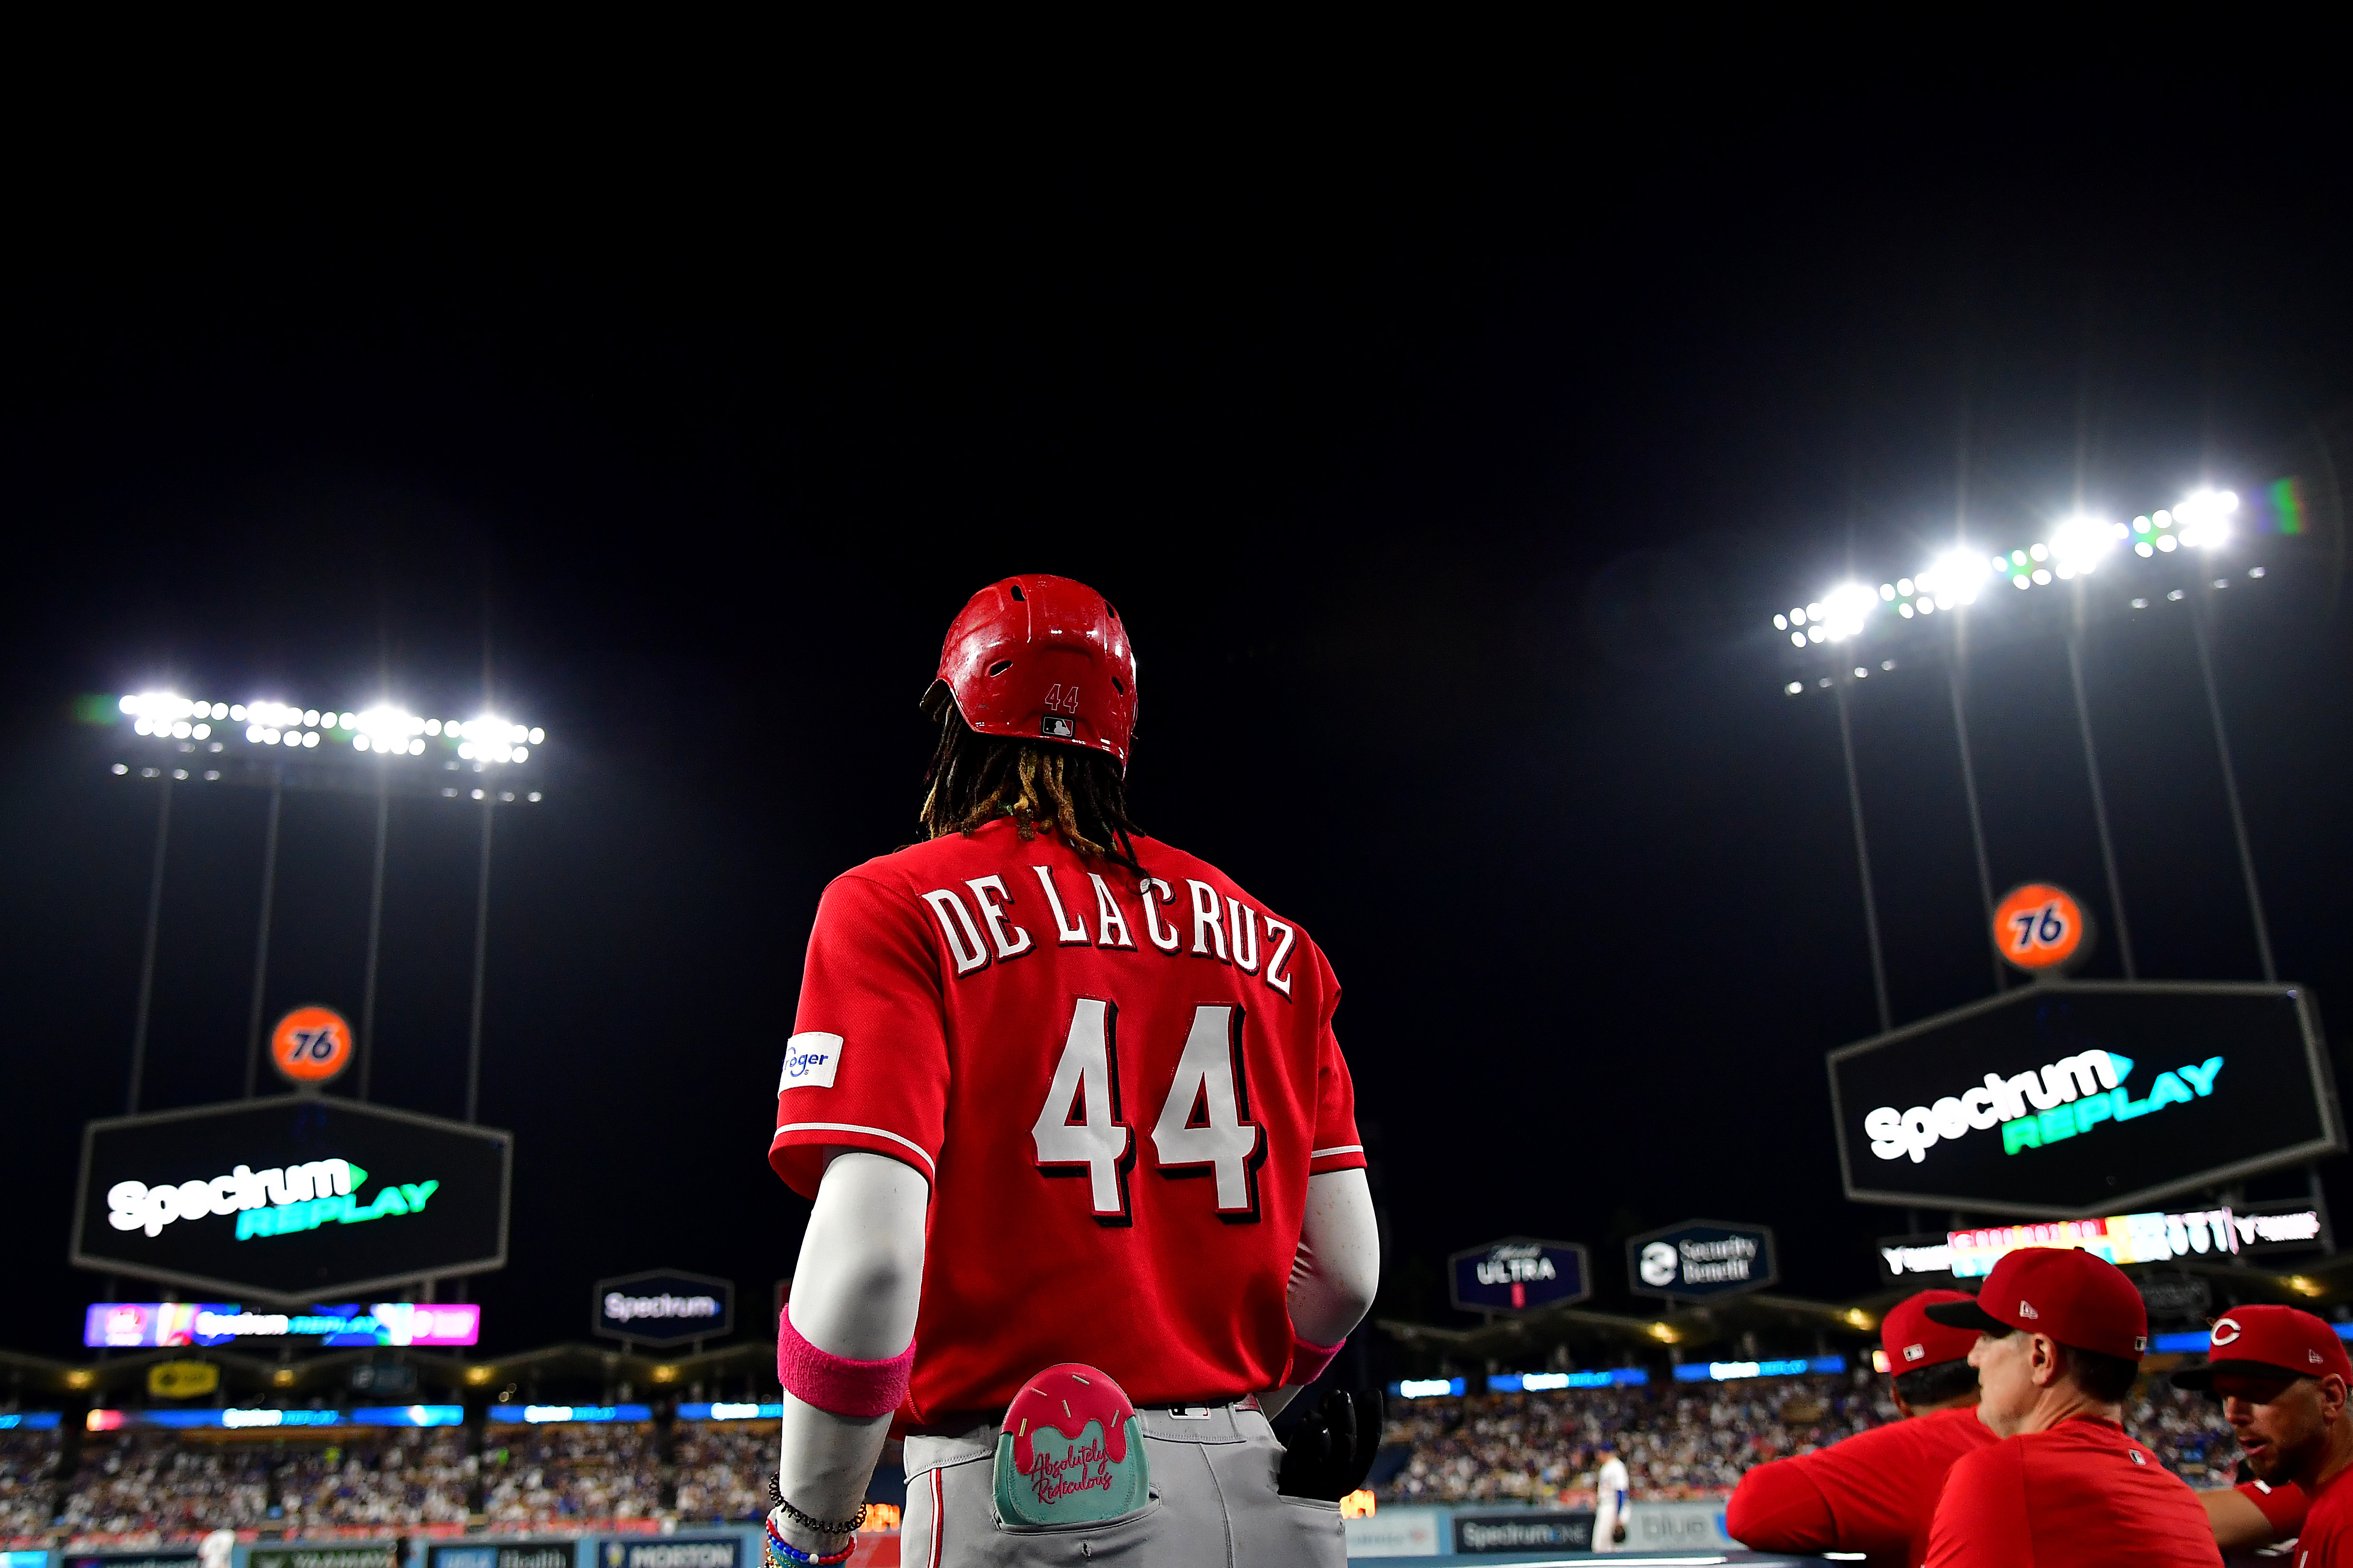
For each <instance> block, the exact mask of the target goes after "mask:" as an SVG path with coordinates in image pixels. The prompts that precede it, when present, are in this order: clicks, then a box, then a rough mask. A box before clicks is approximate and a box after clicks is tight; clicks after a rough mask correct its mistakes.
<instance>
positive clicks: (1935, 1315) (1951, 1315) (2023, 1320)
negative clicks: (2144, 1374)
mask: <svg viewBox="0 0 2353 1568" xmlns="http://www.w3.org/2000/svg"><path fill="white" fill-rule="evenodd" d="M1927 1313H1928V1316H1929V1317H1930V1318H1932V1319H1934V1320H1935V1321H1937V1322H1939V1323H1948V1324H1950V1325H1951V1326H1952V1327H1954V1328H1957V1329H1975V1330H1977V1331H1978V1332H1979V1333H2004V1332H2007V1331H2010V1330H2011V1329H2024V1330H2025V1331H2027V1332H2028V1333H2031V1334H2043V1335H2047V1336H2049V1337H2050V1338H2052V1339H2054V1340H2057V1341H2058V1342H2060V1343H2061V1344H2063V1345H2073V1346H2074V1347H2075V1348H2076V1349H2078V1350H2086V1351H2094V1352H2098V1353H2099V1354H2101V1355H2113V1356H2122V1357H2123V1358H2124V1359H2125V1360H2126V1361H2138V1360H2139V1359H2140V1358H2141V1357H2142V1356H2143V1355H2144V1354H2146V1353H2147V1350H2148V1307H2147V1303H2146V1302H2144V1301H2142V1300H2141V1299H2140V1292H2139V1291H2138V1290H2137V1289H2134V1288H2133V1282H2132V1281H2131V1280H2129V1279H2126V1278H2125V1271H2124V1270H2123V1269H2121V1268H2117V1267H2116V1265H2115V1264H2113V1263H2107V1262H2104V1261H2102V1260H2101V1259H2099V1258H2094V1257H2093V1256H2092V1255H2091V1254H2090V1253H2088V1252H2083V1251H2078V1250H2077V1249H2075V1248H2073V1247H2020V1248H2019V1249H2018V1250H2017V1251H2015V1252H2010V1253H2005V1254H2004V1255H2003V1256H2002V1258H2001V1260H2000V1262H1998V1263H1996V1264H1995V1265H1994V1266H1993V1270H1992V1272H1991V1273H1989V1274H1988V1275H1987V1276H1986V1280H1985V1285H1984V1287H1983V1289H1979V1290H1978V1299H1977V1300H1974V1301H1970V1302H1967V1303H1961V1302H1955V1301H1947V1302H1939V1303H1937V1304H1936V1305H1935V1306H1932V1307H1929V1308H1928V1309H1927Z"/></svg>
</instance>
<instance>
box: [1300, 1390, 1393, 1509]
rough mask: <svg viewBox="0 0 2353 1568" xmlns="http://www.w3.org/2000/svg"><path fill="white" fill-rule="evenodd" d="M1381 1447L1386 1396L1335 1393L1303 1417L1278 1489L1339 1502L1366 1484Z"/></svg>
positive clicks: (1369, 1391) (1373, 1393)
mask: <svg viewBox="0 0 2353 1568" xmlns="http://www.w3.org/2000/svg"><path fill="white" fill-rule="evenodd" d="M1380 1446H1381V1396H1380V1394H1378V1393H1377V1392H1374V1391H1372V1390H1366V1391H1364V1392H1362V1393H1359V1394H1355V1395H1353V1396H1352V1395H1350V1394H1348V1392H1347V1391H1346V1390H1345V1389H1338V1388H1335V1389H1334V1390H1332V1391H1331V1392H1330V1393H1329V1394H1325V1395H1324V1398H1323V1401H1322V1403H1321V1404H1319V1405H1317V1406H1316V1407H1315V1408H1314V1409H1313V1410H1311V1411H1309V1412H1308V1413H1307V1414H1306V1415H1303V1416H1302V1417H1300V1420H1299V1425H1298V1426H1295V1427H1293V1429H1292V1433H1291V1441H1290V1442H1289V1443H1288V1444H1287V1445H1286V1446H1285V1447H1284V1449H1283V1454H1282V1469H1281V1470H1280V1471H1279V1472H1277V1474H1276V1476H1275V1483H1274V1484H1275V1489H1276V1490H1277V1491H1280V1492H1282V1493H1285V1494H1287V1495H1289V1496H1291V1497H1301V1498H1316V1499H1320V1500H1323V1501H1324V1502H1337V1501H1339V1500H1340V1499H1342V1498H1344V1497H1345V1496H1347V1495H1348V1494H1349V1493H1350V1492H1352V1491H1355V1490H1356V1489H1357V1488H1359V1487H1361V1486H1363V1485H1364V1484H1365V1477H1366V1475H1368V1474H1370V1473H1371V1471H1372V1468H1373V1456H1374V1454H1375V1453H1377V1452H1378V1451H1379V1448H1380Z"/></svg>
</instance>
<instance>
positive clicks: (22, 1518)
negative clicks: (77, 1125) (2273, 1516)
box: [0, 1372, 2238, 1546]
mask: <svg viewBox="0 0 2353 1568" xmlns="http://www.w3.org/2000/svg"><path fill="white" fill-rule="evenodd" d="M1390 1411H1391V1415H1392V1419H1391V1420H1390V1421H1389V1423H1388V1427H1387V1429H1386V1431H1385V1433H1384V1444H1383V1449H1382V1456H1381V1461H1380V1463H1379V1464H1378V1466H1377V1468H1376V1469H1375V1472H1374V1488H1375V1490H1376V1492H1377V1496H1378V1497H1379V1499H1380V1500H1381V1501H1383V1502H1391V1503H1421V1502H1444V1503H1505V1504H1507V1503H1514V1502H1523V1503H1531V1504H1546V1503H1553V1504H1563V1505H1568V1506H1578V1505H1587V1504H1590V1502H1591V1501H1592V1493H1593V1468H1594V1459H1593V1450H1594V1448H1595V1447H1596V1446H1597V1445H1598V1444H1599V1443H1600V1442H1601V1441H1602V1440H1603V1439H1605V1438H1607V1439H1609V1440H1610V1441H1612V1442H1614V1443H1615V1444H1617V1445H1618V1447H1619V1449H1620V1454H1621V1455H1622V1456H1623V1458H1625V1461H1626V1466H1627V1469H1628V1472H1629V1474H1630V1479H1631V1480H1632V1483H1633V1490H1634V1494H1635V1496H1636V1497H1637V1498H1638V1499H1642V1500H1688V1499H1704V1498H1720V1497H1723V1496H1725V1495H1726V1494H1727V1493H1728V1492H1729V1491H1730V1490H1731V1489H1732V1488H1733V1487H1734V1486H1736V1484H1737V1483H1738V1481H1739V1479H1740V1476H1741V1474H1742V1472H1744V1471H1745V1470H1746V1469H1747V1468H1749V1467H1750V1466H1752V1465H1756V1464H1758V1463H1761V1462H1763V1461H1764V1460H1767V1459H1772V1458H1781V1457H1783V1456H1785V1455H1788V1454H1799V1453H1805V1452H1809V1451H1810V1450H1812V1449H1815V1448H1819V1447H1826V1446H1828V1445H1830V1444H1831V1443H1835V1442H1838V1441H1840V1440H1841V1439H1843V1438H1845V1437H1847V1436H1852V1434H1854V1433H1856V1432H1860V1431H1862V1430H1865V1429H1867V1428H1869V1427H1871V1426H1876V1425H1878V1424H1879V1423H1881V1422H1883V1421H1890V1420H1893V1419H1894V1418H1895V1408H1894V1402H1893V1400H1892V1398H1891V1397H1890V1394H1889V1389H1888V1385H1887V1383H1886V1380H1885V1379H1883V1378H1881V1377H1878V1376H1875V1375H1874V1374H1873V1373H1868V1372H1863V1373H1852V1374H1849V1375H1845V1376H1808V1377H1790V1378H1767V1379H1756V1380H1750V1381H1743V1382H1737V1383H1724V1384H1654V1385H1652V1386H1650V1387H1647V1388H1634V1387H1620V1388H1608V1389H1593V1390H1567V1391H1562V1392H1558V1393H1546V1394H1480V1395H1471V1396H1467V1397H1462V1398H1436V1399H1419V1400H1413V1401H1410V1402H1404V1401H1399V1402H1393V1403H1392V1404H1391V1405H1390ZM2127 1421H2128V1425H2129V1426H2131V1428H2132V1429H2133V1431H2134V1432H2135V1433H2136V1434H2137V1435H2138V1436H2140V1437H2141V1439H2142V1440H2143V1441H2145V1442H2147V1444H2148V1445H2149V1446H2150V1447H2151V1448H2152V1449H2154V1450H2155V1451H2156V1453H2157V1454H2158V1457H2159V1458H2161V1459H2162V1460H2163V1462H2164V1463H2165V1464H2166V1465H2168V1467H2169V1468H2172V1469H2174V1470H2175V1471H2176V1472H2177V1473H2179V1474H2180V1475H2181V1476H2182V1477H2183V1478H2184V1479H2187V1480H2189V1483H2190V1484H2191V1485H2193V1486H2217V1485H2221V1484H2224V1483H2225V1482H2226V1481H2227V1480H2228V1479H2229V1478H2230V1474H2231V1470H2232V1467H2233V1466H2234V1465H2235V1463H2236V1461H2237V1458H2238V1450H2237V1446H2236V1444H2235V1443H2234V1442H2233V1441H2232V1437H2231V1433H2230V1428H2229V1427H2228V1426H2226V1425H2225V1424H2224V1423H2223V1421H2222V1419H2221V1410H2220V1408H2219V1407H2218V1406H2217V1405H2215V1404H2214V1403H2213V1402H2212V1401H2211V1400H2208V1399H2203V1398H2200V1397H2198V1396H2195V1395H2191V1394H2182V1393H2179V1392H2178V1391H2176V1390H2174V1389H2173V1388H2171V1387H2170V1386H2169V1385H2168V1384H2166V1383H2165V1382H2164V1380H2163V1379H2162V1378H2158V1377H2151V1378H2145V1379H2143V1380H2142V1383H2141V1385H2140V1387H2139V1388H2138V1389H2137V1390H2136V1392H2135V1396H2134V1399H2133V1401H2132V1403H2131V1405H2130V1406H2129V1409H2128V1415H2127ZM58 1438H59V1435H58V1433H56V1432H54V1431H50V1432H38V1431H25V1432H0V1537H6V1538H9V1539H11V1540H14V1541H16V1542H19V1543H22V1544H31V1543H33V1542H36V1541H37V1540H38V1539H40V1538H44V1537H46V1536H47V1535H48V1534H49V1533H50V1531H52V1529H53V1525H52V1521H53V1520H54V1519H57V1518H58V1517H59V1516H60V1515H61V1516H62V1520H63V1527H64V1529H65V1531H66V1532H67V1534H68V1536H69V1539H70V1540H71V1541H72V1542H75V1543H77V1544H79V1545H82V1546H102V1545H106V1544H110V1543H121V1544H136V1543H141V1542H153V1541H154V1540H156V1539H158V1538H162V1539H178V1540H185V1539H189V1538H192V1537H194V1536H196V1535H200V1534H202V1533H203V1532H204V1531H208V1530H212V1529H215V1528H217V1527H219V1526H221V1525H228V1526H231V1527H233V1528H237V1529H241V1530H270V1531H285V1532H287V1533H289V1534H299V1533H318V1534H325V1533H330V1532H335V1533H341V1532H353V1531H399V1530H413V1529H417V1528H420V1527H425V1528H430V1527H434V1526H439V1527H442V1528H451V1527H456V1526H460V1525H462V1524H463V1523H464V1522H465V1521H466V1518H467V1508H468V1501H469V1497H470V1495H472V1496H476V1497H479V1499H480V1507H481V1509H482V1511H483V1519H484V1521H485V1522H486V1523H487V1524H488V1525H489V1526H490V1527H491V1529H493V1530H509V1531H523V1530H550V1529H553V1530H565V1529H585V1528H596V1527H601V1526H603V1525H604V1524H605V1523H606V1522H607V1521H651V1520H653V1519H654V1518H656V1517H657V1516H658V1515H659V1514H662V1513H666V1512H670V1511H671V1510H669V1509H665V1508H664V1507H663V1506H662V1504H663V1496H662V1493H663V1482H664V1479H665V1472H664V1467H663V1466H662V1465H661V1464H660V1463H659V1460H658V1457H657V1438H656V1434H655V1431H654V1428H653V1427H652V1426H651V1425H650V1424H649V1423H644V1422H636V1423H629V1422H609V1423H598V1424H588V1423H564V1424H549V1425H544V1426H503V1425H493V1426H489V1427H487V1428H485V1430H484V1432H483V1435H482V1450H481V1453H480V1457H479V1458H475V1457H471V1456H469V1455H468V1454H467V1453H466V1451H465V1449H466V1435H465V1434H464V1433H463V1432H461V1431H458V1430H452V1429H447V1428H443V1429H434V1430H427V1431H413V1430H412V1431H389V1432H384V1433H374V1432H371V1433H367V1434H365V1435H339V1436H337V1437H335V1438H333V1439H326V1438H323V1437H322V1439H320V1440H315V1441H313V1440H304V1439H301V1438H285V1439H278V1438H272V1439H267V1440H263V1439H246V1440H239V1441H221V1440H217V1439H206V1438H200V1437H195V1436H190V1435H187V1434H183V1433H174V1432H164V1431H153V1430H133V1431H124V1432H119V1433H105V1434H91V1435H90V1436H88V1437H87V1438H85V1439H84V1441H83V1444H82V1448H81V1458H80V1463H79V1467H78V1468H77V1470H76V1471H75V1473H74V1474H73V1476H71V1477H70V1478H69V1479H61V1478H59V1476H58V1470H57V1467H58V1453H59V1441H58ZM672 1441H673V1447H672V1451H671V1465H670V1468H669V1472H668V1473H669V1476H670V1479H673V1480H674V1482H675V1488H676V1489H675V1499H676V1502H675V1515H676V1517H677V1518H678V1519H680V1520H681V1521H688V1522H691V1521H728V1520H732V1521H751V1520H756V1519H757V1518H759V1517H760V1515H761V1514H762V1513H763V1512H765V1510H766V1506H767V1500H766V1498H765V1492H764V1489H763V1487H762V1479H763V1478H764V1477H765V1475H766V1474H767V1472H768V1471H769V1470H770V1469H771V1468H773V1467H774V1463H775V1445H776V1428H775V1426H774V1425H773V1423H771V1422H768V1421H743V1422H728V1423H707V1422H685V1421H681V1422H680V1423H679V1424H678V1425H677V1426H676V1427H675V1428H674V1429H673V1433H672Z"/></svg>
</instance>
